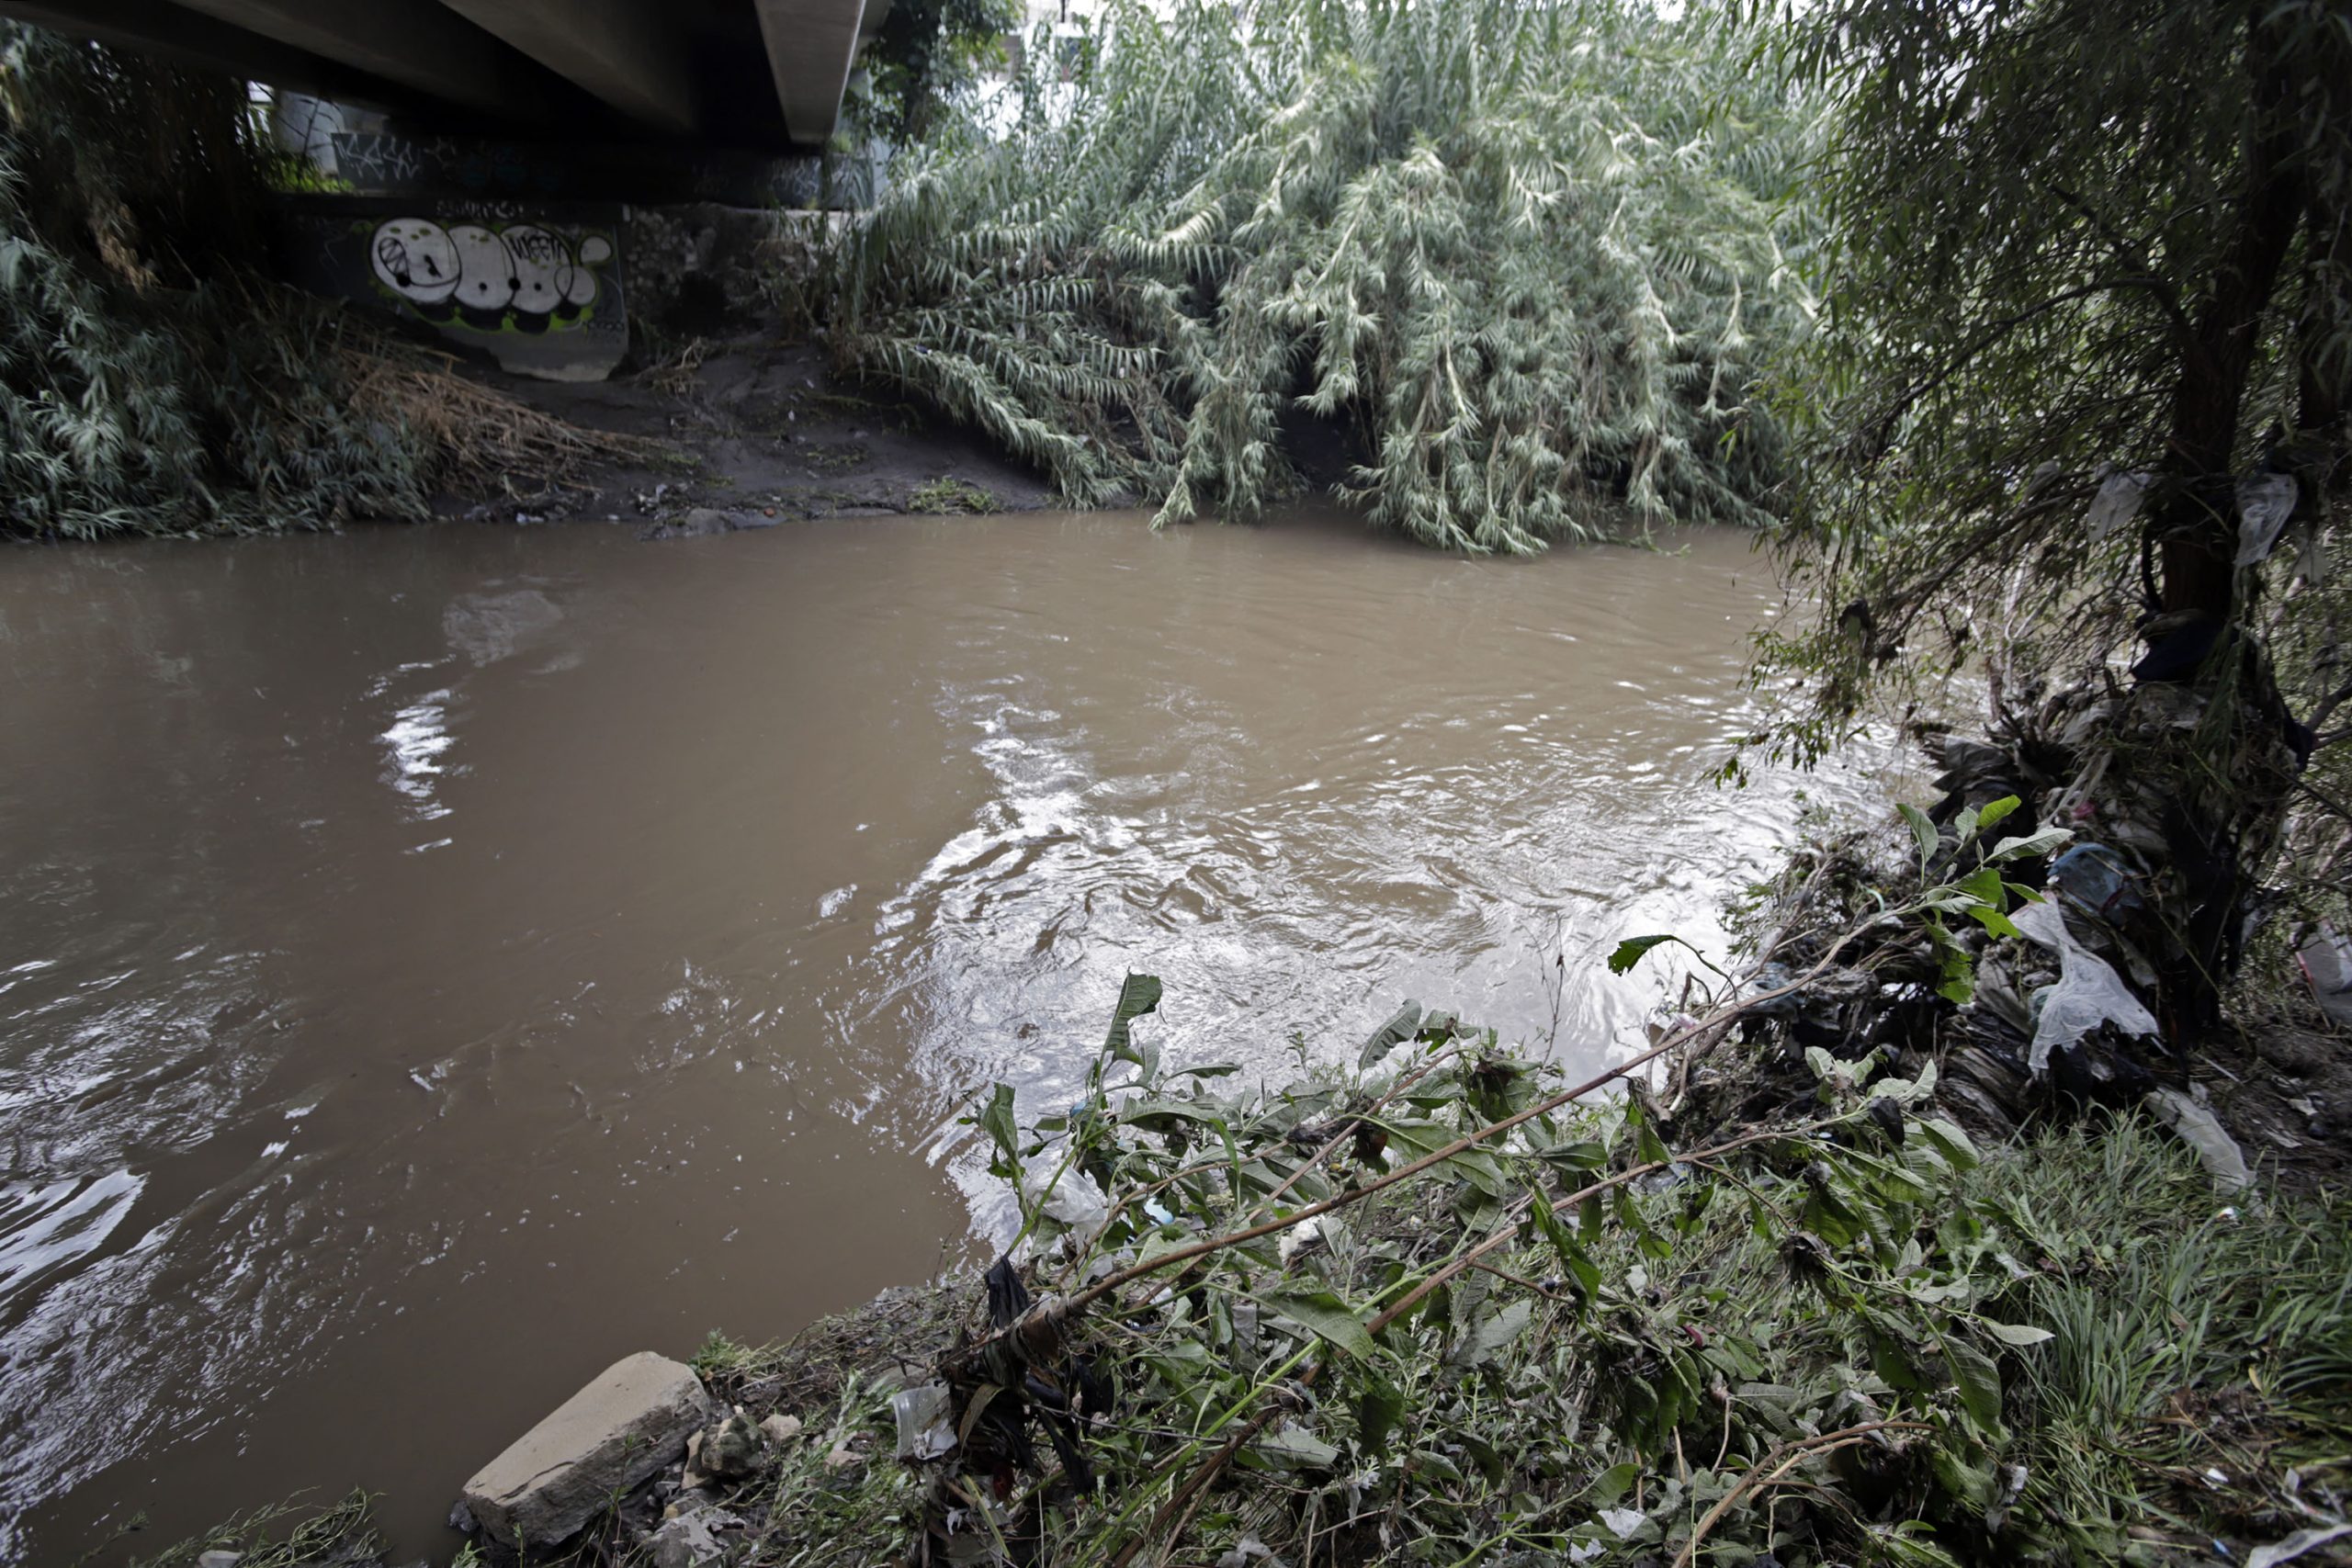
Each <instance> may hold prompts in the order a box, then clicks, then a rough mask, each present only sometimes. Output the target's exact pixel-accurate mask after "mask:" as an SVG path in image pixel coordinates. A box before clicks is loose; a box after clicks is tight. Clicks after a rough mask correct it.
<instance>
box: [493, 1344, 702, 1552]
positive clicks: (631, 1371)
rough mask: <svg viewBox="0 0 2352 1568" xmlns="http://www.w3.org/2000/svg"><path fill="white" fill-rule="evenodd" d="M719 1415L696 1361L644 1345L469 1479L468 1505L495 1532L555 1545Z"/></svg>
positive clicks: (673, 1456) (506, 1539)
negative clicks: (688, 1363)
mask: <svg viewBox="0 0 2352 1568" xmlns="http://www.w3.org/2000/svg"><path fill="white" fill-rule="evenodd" d="M724 1415H726V1410H725V1409H724V1407H723V1406H721V1405H720V1404H719V1403H718V1401H717V1400H715V1399H713V1398H711V1397H710V1395H709V1394H708V1393H706V1392H705V1391H704V1389H703V1386H702V1380H701V1379H699V1378H697V1377H695V1374H694V1369H693V1368H691V1367H688V1366H686V1365H684V1363H682V1362H678V1361H673V1360H672V1359H669V1358H668V1357H667V1356H658V1355H655V1354H654V1353H653V1352H652V1351H650V1350H643V1351H639V1353H638V1354H636V1355H634V1356H628V1357H625V1358H623V1359H620V1360H618V1361H616V1362H614V1363H613V1364H612V1365H611V1366H609V1367H607V1368H605V1371H603V1372H602V1373H600V1374H599V1375H598V1376H597V1377H596V1378H595V1379H594V1381H593V1382H590V1383H589V1384H588V1386H587V1387H585V1388H583V1389H582V1390H581V1391H580V1392H579V1393H575V1394H573V1395H572V1396H571V1398H570V1399H567V1400H565V1401H564V1402H563V1404H561V1405H560V1407H558V1408H557V1410H556V1411H555V1413H554V1414H553V1415H550V1416H548V1417H547V1418H546V1419H545V1420H543V1421H541V1422H540V1423H539V1424H538V1425H537V1426H536V1427H532V1428H531V1429H530V1430H529V1431H527V1432H526V1433H524V1434H523V1436H522V1437H521V1438H517V1439H516V1440H515V1443H514V1444H513V1446H511V1447H510V1448H508V1449H507V1450H506V1451H505V1452H504V1453H503V1454H500V1455H499V1456H498V1457H497V1458H496V1459H494V1460H492V1461H490V1462H489V1463H488V1464H486V1465H484V1466H482V1468H481V1471H480V1472H477V1473H476V1474H475V1476H474V1478H473V1479H472V1480H471V1481H469V1482H467V1483H466V1507H467V1508H468V1509H469V1511H470V1512H471V1513H472V1514H473V1517H474V1520H475V1522H476V1523H478V1524H480V1525H481V1528H482V1529H484V1530H486V1531H487V1532H489V1534H490V1535H491V1536H492V1538H493V1539H495V1540H499V1541H502V1542H503V1543H504V1544H506V1545H508V1546H513V1545H515V1544H516V1543H517V1542H518V1540H520V1541H525V1542H528V1543H529V1544H530V1545H532V1546H552V1545H554V1544H555V1543H556V1542H558V1541H560V1540H567V1539H569V1538H570V1537H571V1536H572V1535H574V1534H576V1533H577V1532H578V1531H579V1529H580V1528H581V1527H582V1526H583V1525H585V1524H586V1523H588V1521H589V1520H590V1519H592V1518H594V1517H595V1516H596V1513H597V1511H598V1510H599V1509H601V1508H603V1507H604V1506H605V1503H606V1502H607V1501H608V1500H610V1498H611V1497H612V1496H613V1495H614V1494H615V1493H616V1492H624V1491H627V1490H628V1488H630V1487H632V1486H635V1485H637V1484H639V1483H640V1482H643V1481H644V1480H646V1479H647V1478H648V1477H650V1476H651V1475H652V1474H653V1473H654V1472H657V1471H659V1470H661V1469H662V1468H663V1467H664V1466H666V1465H668V1464H670V1463H672V1462H673V1461H675V1460H677V1458H678V1457H679V1456H680V1455H681V1454H683V1453H684V1451H685V1447H686V1438H687V1436H688V1435H689V1434H690V1433H693V1432H695V1431H697V1430H699V1429H700V1428H701V1427H705V1426H707V1425H708V1424H709V1423H710V1422H712V1421H715V1420H717V1419H718V1418H719V1417H721V1416H724Z"/></svg>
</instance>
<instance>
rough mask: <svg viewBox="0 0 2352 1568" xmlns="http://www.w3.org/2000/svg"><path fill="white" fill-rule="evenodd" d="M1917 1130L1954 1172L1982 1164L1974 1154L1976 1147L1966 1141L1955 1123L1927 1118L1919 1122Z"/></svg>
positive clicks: (1933, 1117)
mask: <svg viewBox="0 0 2352 1568" xmlns="http://www.w3.org/2000/svg"><path fill="white" fill-rule="evenodd" d="M1919 1130H1920V1131H1921V1132H1922V1133H1925V1134H1927V1135H1928V1141H1929V1142H1931V1143H1933V1144H1934V1145H1936V1147H1937V1149H1938V1150H1939V1151H1940V1152H1941V1153H1942V1155H1943V1156H1944V1158H1946V1159H1948V1160H1950V1161H1951V1165H1952V1168H1953V1169H1954V1170H1974V1169H1975V1168H1977V1167H1978V1166H1980V1165H1982V1164H1984V1163H1985V1162H1984V1160H1983V1158H1982V1157H1980V1156H1978V1154H1977V1153H1976V1145H1974V1144H1972V1143H1970V1142H1969V1141H1968V1134H1966V1133H1963V1132H1962V1131H1961V1130H1960V1126H1959V1124H1958V1123H1957V1122H1951V1121H1948V1120H1946V1119H1945V1118H1943V1117H1941V1116H1929V1117H1927V1118H1924V1119H1923V1120H1922V1121H1921V1122H1919Z"/></svg>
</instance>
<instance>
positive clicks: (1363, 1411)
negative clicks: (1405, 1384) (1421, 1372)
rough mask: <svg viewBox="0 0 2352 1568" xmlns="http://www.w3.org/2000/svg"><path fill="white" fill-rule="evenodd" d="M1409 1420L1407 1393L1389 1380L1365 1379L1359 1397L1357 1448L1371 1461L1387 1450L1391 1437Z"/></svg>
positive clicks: (1379, 1378)
mask: <svg viewBox="0 0 2352 1568" xmlns="http://www.w3.org/2000/svg"><path fill="white" fill-rule="evenodd" d="M1404 1418H1405V1392H1404V1390H1402V1389H1400V1388H1398V1387H1397V1385H1396V1384H1395V1383H1392V1382H1389V1381H1388V1380H1387V1379H1386V1378H1384V1377H1379V1376H1376V1375H1372V1376H1367V1377H1366V1378H1365V1379H1364V1383H1363V1393H1361V1394H1359V1395H1358V1396H1357V1398H1356V1447H1357V1449H1358V1450H1360V1451H1361V1452H1362V1453H1363V1454H1364V1455H1365V1456H1366V1457H1367V1458H1370V1457H1374V1456H1377V1455H1379V1454H1381V1453H1384V1452H1385V1451H1386V1450H1387V1448H1388V1434H1389V1433H1391V1432H1393V1431H1395V1430H1396V1429H1397V1423H1398V1422H1400V1421H1402V1420H1404Z"/></svg>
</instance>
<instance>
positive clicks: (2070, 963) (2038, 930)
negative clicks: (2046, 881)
mask: <svg viewBox="0 0 2352 1568" xmlns="http://www.w3.org/2000/svg"><path fill="white" fill-rule="evenodd" d="M2010 919H2014V920H2015V921H2016V922H2017V928H2018V931H2023V932H2024V933H2025V934H2026V935H2027V936H2029V937H2030V938H2032V939H2033V940H2034V941H2035V942H2040V943H2041V945H2042V946H2044V947H2047V948H2052V949H2054V950H2056V952H2057V954H2058V983H2057V984H2056V985H2054V986H2052V987H2047V988H2046V989H2045V991H2044V992H2043V993H2042V1000H2041V1021H2039V1022H2037V1023H2036V1024H2035V1025H2034V1029H2033V1046H2032V1049H2031V1050H2030V1052H2028V1054H2027V1057H2026V1065H2027V1066H2030V1068H2032V1070H2033V1073H2034V1076H2035V1077H2040V1076H2041V1074H2042V1073H2043V1072H2045V1071H2046V1070H2048V1068H2049V1066H2050V1053H2051V1052H2052V1051H2053V1050H2055V1049H2057V1048H2058V1047H2059V1046H2061V1045H2072V1044H2073V1043H2075V1041H2077V1040H2080V1039H2081V1038H2082V1037H2083V1036H2084V1035H2086V1034H2088V1033H2089V1032H2091V1031H2092V1030H2094V1029H2097V1028H2098V1026H2099V1025H2100V1024H2102V1023H2111V1024H2113V1025H2115V1027H2116V1028H2118V1029H2120V1030H2121V1031H2123V1032H2124V1033H2126V1034H2154V1032H2156V1020H2155V1015H2154V1014H2153V1013H2151V1012H2150V1011H2149V1010H2147V1009H2146V1008H2145V1007H2144V1006H2143V1005H2142V1004H2141V1001H2140V998H2137V997H2135V996H2133V995H2132V994H2131V987H2129V986H2126V985H2125V984H2124V983H2123V979H2122V976H2119V975H2118V974H2116V972H2115V969H2114V966H2113V965H2111V964H2109V963H2108V961H2107V960H2106V959H2104V958H2101V957H2100V956H2099V955H2098V953H2092V952H2090V951H2089V950H2088V949H2086V948H2085V947H2084V946H2083V944H2082V943H2080V942H2076V941H2075V933H2074V932H2072V931H2068V930H2067V929H2066V917H2065V915H2064V913H2063V912H2061V911H2060V909H2059V908H2058V905H2057V903H2056V902H2055V901H2054V900H2052V899H2046V898H2045V899H2044V900H2042V901H2041V903H2039V904H2028V905H2027V906H2026V907H2025V908H2022V909H2019V910H2018V911H2017V913H2016V914H2014V915H2013V916H2011V917H2010Z"/></svg>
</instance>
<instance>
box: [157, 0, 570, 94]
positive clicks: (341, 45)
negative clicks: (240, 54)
mask: <svg viewBox="0 0 2352 1568" xmlns="http://www.w3.org/2000/svg"><path fill="white" fill-rule="evenodd" d="M182 4H184V5H186V6H187V7H188V8H189V9H190V10H194V11H199V12H202V13H203V14H204V15H206V16H208V17H213V18H215V19H216V20H219V21H223V22H227V23H229V24H230V25H232V26H233V27H239V28H244V29H246V30H247V31H249V32H254V33H258V34H260V35H261V36H262V37H264V38H266V39H273V40H275V41H277V42H278V43H281V44H285V45H288V46H290V47H292V48H295V49H298V50H301V51H304V52H306V53H309V54H314V55H317V56H319V57H320V58H322V59H324V60H332V61H335V62H340V63H341V64H344V65H347V66H349V67H351V68H352V69H353V70H355V71H361V72H365V73H368V75H371V76H378V77H381V78H382V79H383V80H385V81H387V82H390V83H394V84H396V85H400V86H401V87H405V88H408V89H409V90H410V91H412V92H415V93H420V94H423V95H424V96H428V97H435V98H443V99H447V101H449V102H451V103H456V104H462V105H465V106H466V107H469V108H476V109H486V110H489V111H490V112H492V113H493V114H496V115H500V116H502V117H504V118H515V119H525V118H546V117H548V115H549V114H550V113H551V112H552V111H553V108H554V100H553V98H552V97H551V96H549V93H548V88H549V87H550V86H551V85H554V84H551V83H550V82H548V80H547V78H546V76H545V74H544V73H542V72H541V71H540V69H539V68H538V67H537V66H536V65H534V64H532V63H531V62H529V61H527V60H525V59H524V58H523V57H522V56H521V55H519V54H517V53H516V52H515V51H513V50H512V49H509V48H508V47H507V46H506V45H504V44H503V43H501V42H499V41H498V39H494V38H492V37H491V36H490V35H489V34H488V33H485V32H483V31H482V30H481V28H477V27H475V26H474V25H473V24H472V23H471V22H469V21H466V20H464V19H463V18H461V17H458V16H456V15H454V14H453V13H451V12H450V11H448V10H447V9H446V8H445V7H444V6H441V5H440V4H439V3H438V0H182Z"/></svg>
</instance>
